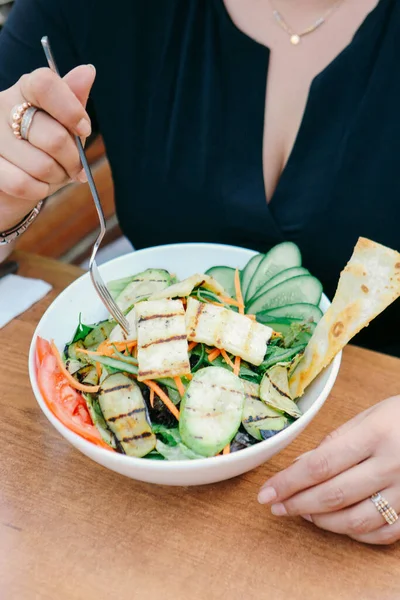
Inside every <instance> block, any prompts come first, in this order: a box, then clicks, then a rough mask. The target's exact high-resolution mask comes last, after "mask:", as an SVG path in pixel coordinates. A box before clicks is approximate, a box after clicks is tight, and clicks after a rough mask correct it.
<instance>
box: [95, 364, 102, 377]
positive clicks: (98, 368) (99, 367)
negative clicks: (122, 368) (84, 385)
mask: <svg viewBox="0 0 400 600" xmlns="http://www.w3.org/2000/svg"><path fill="white" fill-rule="evenodd" d="M96 372H97V377H98V378H99V380H100V377H101V374H102V368H101V364H100V363H99V362H97V363H96Z"/></svg>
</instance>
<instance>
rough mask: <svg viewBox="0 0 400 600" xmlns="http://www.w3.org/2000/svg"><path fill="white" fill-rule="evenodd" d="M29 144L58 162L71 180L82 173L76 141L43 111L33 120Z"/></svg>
mask: <svg viewBox="0 0 400 600" xmlns="http://www.w3.org/2000/svg"><path fill="white" fill-rule="evenodd" d="M18 141H19V142H21V141H22V140H17V142H18ZM28 143H29V144H31V145H32V146H34V147H36V148H39V149H40V150H42V151H43V152H45V153H46V154H47V155H48V156H49V157H52V158H53V159H54V160H55V161H57V163H58V164H59V165H61V167H62V168H63V170H64V171H65V173H66V174H67V175H68V177H69V178H71V179H75V178H76V177H77V176H78V174H79V173H80V172H81V170H82V165H81V162H80V159H79V153H78V148H77V146H76V143H75V140H74V139H73V137H72V136H71V134H70V133H69V131H67V129H65V127H63V126H62V125H60V123H58V122H57V121H55V120H54V119H52V118H51V117H50V116H49V115H47V114H46V113H44V112H43V111H38V112H37V113H36V114H35V116H34V118H33V121H32V125H31V128H30V130H29V135H28Z"/></svg>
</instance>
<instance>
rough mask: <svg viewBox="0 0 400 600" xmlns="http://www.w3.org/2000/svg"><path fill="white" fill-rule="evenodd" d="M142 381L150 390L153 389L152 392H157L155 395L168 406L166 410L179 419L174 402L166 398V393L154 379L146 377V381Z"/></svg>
mask: <svg viewBox="0 0 400 600" xmlns="http://www.w3.org/2000/svg"><path fill="white" fill-rule="evenodd" d="M143 383H144V384H146V385H147V387H149V388H150V389H151V390H154V392H155V393H156V394H157V396H158V397H159V398H160V400H161V401H162V402H164V404H165V406H166V407H167V408H168V410H169V411H170V412H171V413H172V414H173V415H174V417H175V418H176V419H178V421H179V410H178V409H177V408H176V406H175V404H174V403H173V402H171V400H170V399H169V398H168V396H167V394H166V393H165V392H163V391H162V389H161V388H160V386H159V385H157V383H156V382H155V381H151V380H150V379H146V381H143Z"/></svg>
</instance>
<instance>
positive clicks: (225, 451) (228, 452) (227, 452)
mask: <svg viewBox="0 0 400 600" xmlns="http://www.w3.org/2000/svg"><path fill="white" fill-rule="evenodd" d="M230 452H231V445H230V444H227V445H226V446H225V448H224V449H223V450H222V454H230Z"/></svg>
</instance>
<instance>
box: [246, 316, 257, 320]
mask: <svg viewBox="0 0 400 600" xmlns="http://www.w3.org/2000/svg"><path fill="white" fill-rule="evenodd" d="M246 317H247V318H248V319H251V320H252V321H256V320H257V318H256V315H246Z"/></svg>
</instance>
